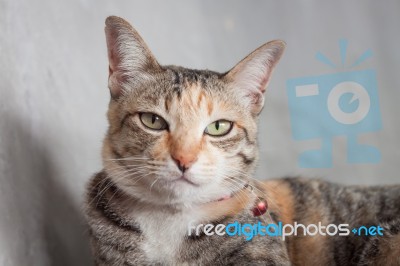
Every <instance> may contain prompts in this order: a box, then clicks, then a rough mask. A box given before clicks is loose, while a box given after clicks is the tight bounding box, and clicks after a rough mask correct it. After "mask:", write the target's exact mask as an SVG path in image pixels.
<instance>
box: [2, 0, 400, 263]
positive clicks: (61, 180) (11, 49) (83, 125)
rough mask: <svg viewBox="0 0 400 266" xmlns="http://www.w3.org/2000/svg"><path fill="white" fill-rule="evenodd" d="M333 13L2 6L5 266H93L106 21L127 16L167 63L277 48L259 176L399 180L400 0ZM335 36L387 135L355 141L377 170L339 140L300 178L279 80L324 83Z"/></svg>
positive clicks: (200, 5) (310, 5)
mask: <svg viewBox="0 0 400 266" xmlns="http://www.w3.org/2000/svg"><path fill="white" fill-rule="evenodd" d="M330 3H331V4H328V3H327V1H324V2H321V1H317V0H315V1H303V3H302V4H299V3H297V4H293V3H292V4H289V2H286V1H228V0H226V1H211V0H207V1H184V0H181V1H161V0H160V1H146V2H145V1H128V0H126V1H106V0H96V1H95V0H71V1H52V0H38V1H28V0H19V1H15V0H0V182H1V183H0V265H88V264H90V258H89V249H88V243H87V238H86V236H85V227H84V222H83V221H82V214H81V213H82V212H81V204H82V198H83V197H82V195H83V192H84V185H85V182H86V181H87V180H88V178H89V177H90V175H91V174H93V173H94V172H96V171H98V170H100V169H101V163H100V147H101V141H102V138H103V136H104V133H105V131H106V127H107V124H106V119H105V112H106V109H107V103H108V98H109V93H108V89H107V74H108V73H107V71H108V70H107V62H106V47H105V41H104V33H103V26H104V19H105V18H106V16H108V15H119V16H121V17H124V18H126V19H127V20H129V21H130V22H131V23H132V24H133V25H134V26H135V27H136V28H137V29H138V31H139V32H140V33H141V34H142V36H143V37H144V39H145V40H146V42H147V43H148V44H149V46H150V48H151V49H152V50H153V52H154V54H155V55H156V56H157V57H158V59H159V61H160V62H161V63H163V64H180V65H184V66H187V67H192V68H209V69H214V70H218V71H224V70H227V69H229V68H230V67H231V66H233V65H234V64H235V63H236V62H237V61H238V60H240V59H241V58H242V57H244V56H245V55H246V54H247V53H248V52H250V51H252V49H254V48H256V47H258V46H259V45H261V44H262V43H263V42H265V41H268V40H271V39H275V38H281V39H284V40H285V41H286V42H287V44H288V47H287V51H286V54H285V56H284V57H283V59H282V61H281V63H280V64H279V66H278V68H277V70H276V71H275V75H274V77H273V79H272V82H271V84H270V88H269V89H268V92H267V101H266V107H265V109H264V113H263V115H262V116H261V119H260V123H261V125H260V127H261V131H260V142H261V161H260V169H259V171H258V174H257V177H258V178H260V179H264V178H270V177H276V176H283V175H305V176H313V177H314V176H321V177H324V178H326V179H328V180H332V181H335V182H344V183H354V184H383V183H396V182H399V181H400V178H399V174H398V171H397V170H398V163H399V161H400V160H399V159H400V152H399V150H400V149H399V148H400V147H399V146H400V145H399V141H398V132H399V129H400V123H399V121H400V120H399V118H398V113H399V111H400V108H399V104H398V99H399V98H400V88H399V87H400V86H399V85H400V82H399V78H398V71H399V69H400V53H399V51H398V44H399V42H400V37H399V36H400V35H399V34H398V27H399V26H400V16H399V10H400V2H399V1H395V0H393V1H385V4H382V3H379V2H377V1H351V2H350V1H344V0H343V1H331V2H330ZM341 38H346V39H347V40H348V41H349V52H348V55H349V56H350V57H351V58H353V59H354V58H355V57H356V56H357V55H359V54H360V53H361V52H363V51H364V50H366V49H368V48H369V49H371V50H372V51H373V53H374V56H373V57H372V58H370V59H368V60H367V61H366V62H365V63H363V65H361V66H360V68H359V69H364V68H373V69H375V70H376V72H377V76H378V78H377V80H378V89H379V98H380V107H381V113H382V121H383V129H382V130H381V131H379V132H374V133H368V134H366V135H365V136H364V137H363V140H364V141H365V142H368V143H371V144H374V145H376V146H377V147H378V148H379V149H380V150H381V152H382V161H381V162H380V163H378V164H363V165H354V164H348V163H347V162H346V160H345V157H344V156H343V155H344V154H345V149H346V147H345V138H344V137H339V138H337V139H335V140H334V152H333V153H334V165H333V167H332V168H328V169H304V168H300V167H299V166H298V165H297V156H298V154H299V153H300V152H301V151H302V150H304V148H305V147H308V146H307V145H308V144H307V143H300V142H295V141H294V140H293V138H292V136H291V129H290V118H289V109H288V103H287V102H288V100H287V95H286V89H285V86H286V81H287V80H288V79H289V78H294V77H301V76H310V75H319V74H326V73H331V72H332V69H330V68H329V67H327V66H325V65H323V64H322V63H320V62H318V61H316V60H315V58H314V56H315V53H316V52H317V51H321V52H323V53H325V54H327V55H328V56H329V57H330V58H333V59H335V60H339V54H338V46H337V41H338V40H339V39H341ZM311 144H312V143H311ZM311 144H310V145H311ZM317 144H318V143H317ZM312 145H314V144H312Z"/></svg>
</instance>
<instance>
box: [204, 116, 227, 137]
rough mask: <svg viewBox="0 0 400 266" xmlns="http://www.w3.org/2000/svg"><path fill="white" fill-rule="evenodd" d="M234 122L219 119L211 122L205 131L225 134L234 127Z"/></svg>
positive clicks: (212, 134)
mask: <svg viewBox="0 0 400 266" xmlns="http://www.w3.org/2000/svg"><path fill="white" fill-rule="evenodd" d="M232 125H233V124H232V122H231V121H228V120H217V121H215V122H212V123H211V124H209V125H208V126H207V127H206V129H205V130H204V133H206V134H208V135H210V136H223V135H226V134H228V133H229V131H231V129H232Z"/></svg>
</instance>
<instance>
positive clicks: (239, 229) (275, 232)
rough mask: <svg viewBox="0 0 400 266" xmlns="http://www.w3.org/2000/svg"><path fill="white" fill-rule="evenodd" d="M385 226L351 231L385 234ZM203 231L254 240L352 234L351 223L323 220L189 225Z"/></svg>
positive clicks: (190, 230)
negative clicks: (313, 222) (290, 222)
mask: <svg viewBox="0 0 400 266" xmlns="http://www.w3.org/2000/svg"><path fill="white" fill-rule="evenodd" d="M383 230H384V229H383V228H382V227H381V226H379V225H377V226H375V225H371V226H368V227H367V226H360V227H358V228H357V227H354V228H353V229H352V230H351V232H353V235H354V236H383ZM201 232H203V233H204V234H205V235H206V236H213V235H218V236H224V235H228V236H243V237H244V238H245V239H246V241H250V240H252V239H253V238H254V237H255V236H270V237H280V238H281V239H282V240H285V239H286V237H287V236H298V235H302V236H315V235H322V236H336V235H339V236H348V235H350V229H349V224H338V225H336V224H328V225H323V224H322V223H321V222H318V224H307V225H304V224H301V223H297V222H294V224H293V225H292V224H283V223H282V222H278V223H277V224H275V223H269V224H265V225H264V224H262V223H261V222H258V223H256V224H249V223H246V224H241V223H239V222H238V221H235V222H233V223H229V224H227V225H225V224H217V225H214V224H205V225H204V224H198V225H194V224H193V223H190V224H189V226H188V235H189V236H191V235H192V234H194V235H196V236H199V235H200V234H201Z"/></svg>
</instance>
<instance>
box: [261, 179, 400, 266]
mask: <svg viewBox="0 0 400 266" xmlns="http://www.w3.org/2000/svg"><path fill="white" fill-rule="evenodd" d="M261 187H262V188H263V189H264V191H265V195H266V196H265V197H266V198H267V200H268V203H269V206H270V212H271V213H278V214H280V215H279V217H280V219H281V221H282V223H283V224H292V225H293V224H294V223H295V222H296V223H297V224H302V225H305V226H308V225H310V224H313V225H316V226H318V225H319V224H321V225H322V226H325V228H324V229H323V230H322V231H323V233H325V235H322V234H314V235H312V236H311V235H304V231H302V229H300V230H299V231H298V232H297V235H296V236H289V237H288V242H287V244H288V250H289V253H290V256H291V261H292V262H293V263H294V264H295V265H348V264H346V263H348V262H349V261H351V262H352V264H351V265H400V261H399V258H400V248H398V246H399V244H400V234H399V228H400V219H399V218H398V217H399V215H400V185H387V186H356V185H352V186H346V185H340V184H335V183H332V182H328V181H324V180H321V179H307V178H282V179H276V180H268V181H264V182H263V183H262V185H261ZM331 224H332V226H331V228H334V227H336V228H337V227H338V226H339V225H343V228H346V229H347V230H346V231H343V232H345V234H344V235H339V234H338V232H339V231H338V232H337V233H336V234H332V235H327V234H326V231H325V229H326V227H327V226H328V225H331ZM362 226H365V227H366V228H369V227H371V226H373V227H376V228H379V227H378V226H380V227H381V228H383V229H382V230H381V232H382V235H376V236H371V235H366V234H365V231H362V233H361V235H360V234H359V233H358V232H357V233H354V232H352V231H351V230H352V229H354V228H356V229H358V228H361V227H362ZM331 230H333V229H331ZM333 231H334V230H333ZM333 231H331V232H333ZM309 254H314V255H313V256H309ZM366 258H368V259H366ZM363 261H364V262H365V261H373V262H375V264H362V262H363ZM382 263H384V264H382Z"/></svg>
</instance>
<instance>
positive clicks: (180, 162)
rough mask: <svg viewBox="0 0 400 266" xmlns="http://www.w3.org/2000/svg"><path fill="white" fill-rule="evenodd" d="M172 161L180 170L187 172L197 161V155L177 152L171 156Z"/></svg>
mask: <svg viewBox="0 0 400 266" xmlns="http://www.w3.org/2000/svg"><path fill="white" fill-rule="evenodd" d="M171 157H172V159H173V160H174V161H175V163H176V165H177V166H178V168H179V170H181V171H182V172H185V171H186V170H187V169H189V168H190V166H192V165H193V163H195V162H196V161H197V155H196V154H193V153H184V152H181V151H179V152H176V153H174V154H171Z"/></svg>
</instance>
